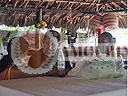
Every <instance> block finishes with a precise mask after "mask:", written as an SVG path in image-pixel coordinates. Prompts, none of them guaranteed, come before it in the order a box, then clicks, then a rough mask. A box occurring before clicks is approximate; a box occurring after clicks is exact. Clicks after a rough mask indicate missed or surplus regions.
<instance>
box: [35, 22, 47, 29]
mask: <svg viewBox="0 0 128 96" xmlns="http://www.w3.org/2000/svg"><path fill="white" fill-rule="evenodd" d="M46 26H47V23H46V22H45V21H44V20H41V21H40V22H39V23H37V24H36V28H45V27H46Z"/></svg>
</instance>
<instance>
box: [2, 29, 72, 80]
mask: <svg viewBox="0 0 128 96" xmlns="http://www.w3.org/2000/svg"><path fill="white" fill-rule="evenodd" d="M49 32H50V34H51V33H52V36H53V37H54V38H52V39H51V38H45V37H47V36H46V35H44V37H43V38H44V39H45V40H42V39H41V40H42V42H43V43H42V42H41V44H42V45H41V48H40V49H34V47H31V48H30V49H29V47H30V45H32V46H33V44H31V43H30V42H28V43H29V44H27V40H29V39H30V38H29V39H27V37H23V38H20V40H21V39H22V41H24V44H26V45H25V46H24V44H23V45H22V43H23V42H20V44H21V45H20V47H21V50H22V53H23V54H24V53H25V55H27V56H28V57H30V58H29V60H28V62H27V63H28V64H26V65H25V67H24V65H20V66H19V65H18V64H15V58H14V57H12V54H11V53H12V52H11V51H12V47H11V45H12V42H13V40H14V39H15V38H12V39H11V40H10V42H9V44H8V46H7V51H8V55H5V56H4V57H3V58H2V60H1V61H0V80H7V79H17V78H25V77H37V76H58V75H59V71H58V69H57V66H56V63H55V62H56V60H54V59H57V55H58V54H57V51H58V48H57V47H58V46H59V43H60V35H59V33H58V32H56V31H53V30H50V31H49ZM49 32H47V33H46V34H47V35H50V34H49ZM30 35H31V34H29V35H28V36H30ZM34 36H35V35H34ZM49 39H51V41H52V40H53V41H54V40H55V39H56V41H57V42H56V43H57V45H58V46H55V47H53V45H54V44H51V45H50V43H49V41H48V40H49ZM25 40H26V41H25ZM34 41H35V40H34ZM46 41H47V42H46ZM13 43H14V42H13ZM47 45H48V46H47ZM27 46H29V47H27ZM49 46H50V47H49ZM51 46H52V47H51ZM16 48H17V47H16ZM49 48H53V49H55V51H54V56H53V54H52V55H49V56H48V55H47V54H50V53H51V52H49V51H50V49H49ZM17 49H18V48H17ZM17 49H15V50H17ZM15 50H13V51H15ZM26 50H27V51H26ZM15 52H16V51H15ZM21 57H22V56H21ZM41 57H42V58H41ZM21 59H22V58H20V60H21ZM39 59H40V60H39ZM46 59H49V60H51V59H53V60H54V61H55V62H54V65H53V66H52V68H51V70H49V71H46V72H44V73H41V74H38V73H36V74H34V72H35V71H32V72H31V73H29V72H26V69H27V67H28V66H29V67H28V69H27V71H29V69H30V67H31V70H35V69H36V68H38V67H40V66H42V67H41V68H42V70H43V69H45V67H47V66H49V65H48V64H44V65H41V64H42V62H43V61H45V60H46ZM17 60H18V59H17ZM41 60H42V61H41ZM51 61H52V60H51ZM25 62H26V61H25ZM47 63H49V62H47ZM51 63H53V62H51ZM19 64H20V63H19ZM22 64H23V62H22ZM50 66H51V65H50ZM25 68H26V69H25ZM31 70H30V71H31ZM42 70H41V71H42ZM69 70H70V69H66V70H64V71H65V75H66V74H67V73H68V71H69Z"/></svg>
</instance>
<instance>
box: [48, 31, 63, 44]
mask: <svg viewBox="0 0 128 96" xmlns="http://www.w3.org/2000/svg"><path fill="white" fill-rule="evenodd" d="M50 32H51V33H52V34H53V36H54V37H56V39H57V41H58V42H59V41H60V38H61V37H60V34H59V33H58V32H57V31H55V30H50Z"/></svg>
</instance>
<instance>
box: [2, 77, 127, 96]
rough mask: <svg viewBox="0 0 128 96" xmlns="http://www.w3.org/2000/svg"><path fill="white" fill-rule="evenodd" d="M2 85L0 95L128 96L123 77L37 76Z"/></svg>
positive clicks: (4, 82)
mask: <svg viewBox="0 0 128 96" xmlns="http://www.w3.org/2000/svg"><path fill="white" fill-rule="evenodd" d="M0 86H4V88H3V89H2V88H1V89H2V90H1V89H0V96H8V95H6V94H10V95H9V96H17V95H16V94H18V96H29V95H30V96H117V95H119V96H126V80H121V79H113V80H91V81H90V80H85V79H82V78H77V77H63V78H61V77H60V78H59V77H37V78H25V79H17V80H7V81H0ZM6 88H9V89H11V91H12V90H14V91H15V92H11V91H10V92H9V90H8V91H7V90H6ZM16 91H17V93H16ZM22 93H23V94H22ZM25 94H26V95H25ZM28 94H29V95H28Z"/></svg>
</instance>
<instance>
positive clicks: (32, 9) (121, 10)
mask: <svg viewBox="0 0 128 96" xmlns="http://www.w3.org/2000/svg"><path fill="white" fill-rule="evenodd" d="M38 10H39V9H38V8H12V7H0V11H6V12H8V11H17V12H19V13H20V12H21V13H22V12H26V13H28V12H36V11H38ZM43 10H44V11H45V12H57V13H58V12H62V13H69V11H71V10H70V9H43ZM126 11H127V9H124V8H123V9H111V10H104V11H101V10H99V11H91V10H82V9H81V10H72V12H73V13H76V14H78V13H84V14H96V13H99V12H126Z"/></svg>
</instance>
